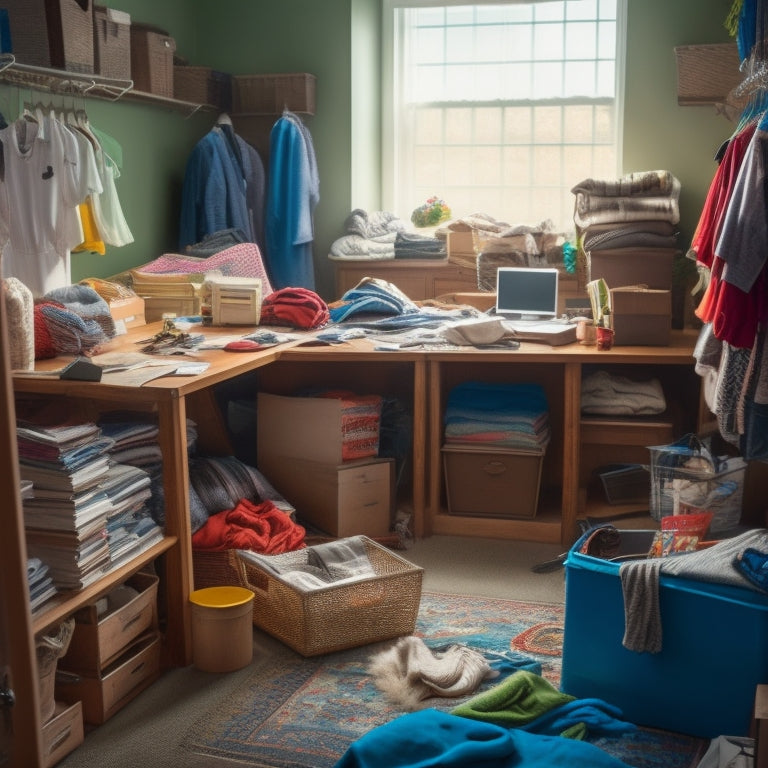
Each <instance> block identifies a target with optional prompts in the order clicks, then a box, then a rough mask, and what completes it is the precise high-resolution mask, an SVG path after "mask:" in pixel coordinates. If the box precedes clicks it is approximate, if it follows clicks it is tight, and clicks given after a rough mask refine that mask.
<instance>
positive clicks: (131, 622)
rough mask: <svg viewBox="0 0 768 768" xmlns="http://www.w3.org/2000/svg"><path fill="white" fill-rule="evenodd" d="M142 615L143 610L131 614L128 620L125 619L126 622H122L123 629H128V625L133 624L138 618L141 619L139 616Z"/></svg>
mask: <svg viewBox="0 0 768 768" xmlns="http://www.w3.org/2000/svg"><path fill="white" fill-rule="evenodd" d="M143 615H144V612H143V611H140V612H139V613H137V614H134V615H133V616H131V618H130V619H128V621H126V622H124V623H123V629H124V630H125V629H128V627H130V626H131V624H135V623H136V622H137V621H139V619H141V617H142V616H143Z"/></svg>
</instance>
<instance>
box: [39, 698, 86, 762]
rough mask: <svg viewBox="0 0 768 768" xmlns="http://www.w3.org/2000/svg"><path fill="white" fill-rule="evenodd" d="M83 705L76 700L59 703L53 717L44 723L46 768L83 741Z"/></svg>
mask: <svg viewBox="0 0 768 768" xmlns="http://www.w3.org/2000/svg"><path fill="white" fill-rule="evenodd" d="M84 736H85V734H84V731H83V705H82V704H81V703H80V702H79V701H76V702H75V703H74V704H70V705H66V704H61V703H57V704H56V710H55V712H54V714H53V717H52V718H51V719H50V720H49V721H48V722H47V723H44V724H43V759H44V760H45V763H44V765H45V768H51V766H53V765H56V763H58V762H59V761H60V760H62V759H63V758H64V757H65V756H66V755H68V754H69V753H70V752H72V751H73V750H75V749H77V747H79V746H80V745H81V744H82V743H83V738H84Z"/></svg>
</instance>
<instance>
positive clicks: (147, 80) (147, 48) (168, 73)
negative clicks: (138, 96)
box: [131, 23, 176, 99]
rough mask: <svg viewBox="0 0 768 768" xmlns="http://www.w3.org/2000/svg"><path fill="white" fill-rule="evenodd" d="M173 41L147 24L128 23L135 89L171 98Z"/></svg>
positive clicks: (174, 44)
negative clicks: (129, 26)
mask: <svg viewBox="0 0 768 768" xmlns="http://www.w3.org/2000/svg"><path fill="white" fill-rule="evenodd" d="M175 51H176V41H175V40H174V39H173V38H172V37H169V36H168V35H166V34H165V33H164V32H162V31H160V30H157V29H155V28H154V27H151V26H149V25H147V24H135V23H131V77H132V79H133V84H134V87H135V88H136V90H138V91H144V92H145V93H152V94H154V95H156V96H163V97H165V98H167V99H172V98H173V54H174V52H175Z"/></svg>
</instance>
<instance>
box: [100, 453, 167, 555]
mask: <svg viewBox="0 0 768 768" xmlns="http://www.w3.org/2000/svg"><path fill="white" fill-rule="evenodd" d="M151 482H152V481H151V477H150V475H149V473H148V472H146V471H145V470H143V469H141V468H139V467H133V466H131V465H129V464H113V465H112V466H111V467H110V468H109V470H108V472H107V475H106V477H105V478H104V480H103V481H102V482H101V483H100V484H99V488H101V489H102V490H103V491H104V492H105V493H106V495H107V496H108V497H109V500H110V504H111V507H112V511H111V512H110V514H109V516H108V517H107V543H108V545H109V560H110V565H111V567H112V568H114V567H116V566H118V565H120V564H121V563H124V562H125V561H127V560H130V559H131V558H132V557H135V556H136V555H138V554H139V553H140V552H143V551H144V550H146V549H148V548H149V547H151V546H152V545H153V544H155V543H157V542H158V541H161V540H162V538H163V530H162V528H160V526H159V525H157V523H156V522H155V521H154V520H153V519H152V515H151V513H150V509H149V505H148V502H149V500H150V498H151V497H152V489H151Z"/></svg>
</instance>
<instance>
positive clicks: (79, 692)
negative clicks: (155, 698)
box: [56, 631, 160, 725]
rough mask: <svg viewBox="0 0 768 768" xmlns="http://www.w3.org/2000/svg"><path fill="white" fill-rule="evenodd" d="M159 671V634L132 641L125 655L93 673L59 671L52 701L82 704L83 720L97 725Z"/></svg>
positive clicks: (145, 685)
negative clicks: (55, 699) (54, 699)
mask: <svg viewBox="0 0 768 768" xmlns="http://www.w3.org/2000/svg"><path fill="white" fill-rule="evenodd" d="M159 672H160V634H159V633H158V632H156V631H151V632H148V633H146V634H145V635H142V636H141V637H138V638H136V640H134V642H133V643H132V644H131V646H130V647H129V648H127V649H126V651H125V653H124V654H123V655H122V656H120V657H119V658H117V659H116V660H115V661H114V662H112V664H110V665H109V666H108V667H106V668H105V669H104V670H102V671H101V672H99V673H97V674H81V673H77V672H68V671H67V672H64V671H61V672H59V674H58V675H57V678H56V698H57V699H60V700H62V701H67V702H70V703H71V702H75V701H82V703H83V719H84V720H85V722H86V723H90V724H92V725H101V724H102V723H104V722H106V721H107V720H109V718H110V717H112V715H114V714H115V713H116V712H118V711H119V710H120V709H122V708H123V707H124V706H125V705H126V704H127V703H128V702H129V701H131V700H132V699H133V698H134V697H136V696H137V695H138V694H139V693H141V691H143V690H144V689H145V688H147V687H148V686H149V685H150V684H151V683H153V682H154V681H155V680H156V679H157V676H158V675H159Z"/></svg>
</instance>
